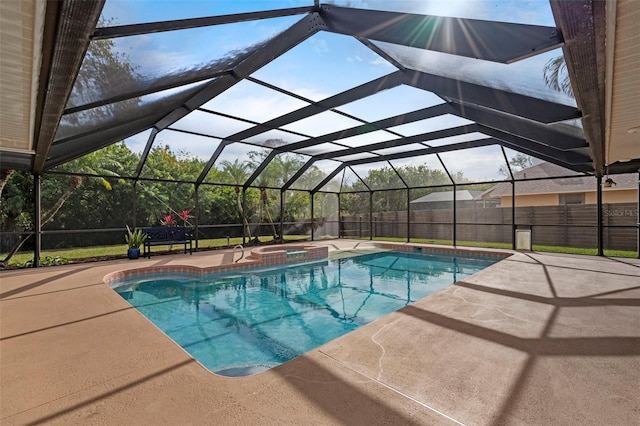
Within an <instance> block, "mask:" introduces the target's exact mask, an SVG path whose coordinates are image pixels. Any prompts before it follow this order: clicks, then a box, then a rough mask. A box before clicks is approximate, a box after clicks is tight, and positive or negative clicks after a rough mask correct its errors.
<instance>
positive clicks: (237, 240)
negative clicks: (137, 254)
mask: <svg viewBox="0 0 640 426" xmlns="http://www.w3.org/2000/svg"><path fill="white" fill-rule="evenodd" d="M284 239H285V240H289V241H299V240H304V239H309V236H308V235H285V237H284ZM272 240H273V238H272V237H270V236H264V237H260V242H261V243H266V242H270V241H272ZM374 241H389V242H400V243H404V242H406V241H407V240H406V238H393V237H376V238H374ZM411 242H412V243H420V244H438V245H445V246H451V245H452V243H453V242H452V241H451V240H434V239H425V238H412V239H411ZM237 244H242V237H234V238H230V239H229V244H228V245H227V239H226V238H215V239H207V240H199V241H198V248H199V249H205V250H206V249H216V248H223V247H233V246H235V245H237ZM458 245H459V246H463V247H485V248H498V249H507V250H510V249H511V244H510V243H495V242H477V241H458ZM170 248H171V250H172V251H173V252H179V250H180V249H181V246H180V245H174V246H173V247H170V246H168V245H167V246H155V247H154V248H153V250H154V252H156V253H161V252H168V251H169V249H170ZM533 250H534V251H541V252H551V253H569V254H585V255H592V256H595V255H597V254H598V250H597V249H595V248H577V247H559V246H541V245H534V246H533ZM126 253H127V245H126V244H117V245H112V246H92V247H79V248H69V249H54V250H43V251H42V253H41V259H45V260H50V263H54V262H55V263H66V262H68V261H79V260H84V259H109V258H123V257H125V256H126ZM604 255H605V256H610V257H629V258H635V257H637V255H638V253H636V252H635V251H629V250H605V251H604ZM5 256H6V254H1V255H0V258H2V259H3V258H4V257H5ZM54 259H55V260H57V261H54ZM32 260H33V253H31V252H24V253H18V254H16V255H15V256H13V257H12V258H11V260H10V262H9V266H12V267H16V266H18V267H19V266H28V262H30V261H32Z"/></svg>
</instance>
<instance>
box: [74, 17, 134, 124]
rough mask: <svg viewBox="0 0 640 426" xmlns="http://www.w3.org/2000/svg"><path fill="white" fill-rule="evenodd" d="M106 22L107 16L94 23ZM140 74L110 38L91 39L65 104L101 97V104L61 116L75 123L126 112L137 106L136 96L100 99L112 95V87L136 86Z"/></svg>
mask: <svg viewBox="0 0 640 426" xmlns="http://www.w3.org/2000/svg"><path fill="white" fill-rule="evenodd" d="M110 24H111V20H108V21H103V20H100V21H99V22H98V24H97V26H98V27H105V26H109V25H110ZM140 78H141V77H140V75H139V74H138V73H137V72H136V67H135V66H134V65H132V64H131V59H130V58H129V57H128V55H126V54H125V53H121V52H118V51H117V49H116V47H115V44H114V41H113V40H111V39H105V40H94V41H92V42H91V43H90V44H89V48H88V49H87V53H86V55H85V57H84V59H83V61H82V66H81V67H80V70H79V71H78V76H77V77H76V82H75V85H74V87H73V91H72V93H71V96H70V98H69V103H68V104H69V105H71V106H83V105H87V104H92V103H94V102H99V101H102V102H101V106H100V107H99V108H90V109H86V110H84V111H80V112H78V113H75V114H69V115H67V116H65V119H67V120H68V122H69V124H72V125H79V124H83V123H96V122H98V123H100V122H104V121H106V120H109V119H112V118H113V117H114V115H116V114H118V113H119V112H120V113H121V114H127V113H128V112H129V111H131V109H132V108H135V107H138V106H139V104H140V102H141V100H140V98H139V97H131V98H129V99H125V100H123V101H120V102H114V103H109V104H105V103H104V100H105V99H109V98H110V97H112V96H113V95H114V88H128V89H129V90H134V89H135V88H137V87H138V85H139V84H138V83H137V82H138V81H139V80H140ZM120 90H122V89H120ZM118 94H121V93H118Z"/></svg>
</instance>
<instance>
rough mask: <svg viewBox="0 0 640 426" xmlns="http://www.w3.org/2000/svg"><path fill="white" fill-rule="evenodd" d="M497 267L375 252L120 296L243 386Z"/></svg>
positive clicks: (154, 286)
mask: <svg viewBox="0 0 640 426" xmlns="http://www.w3.org/2000/svg"><path fill="white" fill-rule="evenodd" d="M343 256H344V254H343ZM499 260H501V258H497V257H486V256H483V257H473V256H468V255H464V256H456V257H454V256H451V255H424V254H415V253H401V252H378V253H369V254H364V255H355V256H354V255H350V256H348V257H342V258H339V259H338V258H335V259H328V260H322V261H315V262H309V263H304V264H294V265H281V266H280V267H278V266H275V267H270V268H260V269H257V268H254V269H247V270H242V271H235V272H227V273H216V274H210V275H207V276H205V277H203V278H200V277H197V278H196V277H194V276H193V275H189V274H176V273H173V274H171V275H164V276H142V277H137V278H135V279H132V278H129V279H127V280H125V281H123V282H120V283H118V284H117V285H116V286H115V287H114V290H116V291H117V292H118V293H119V294H120V295H121V296H122V297H124V298H125V299H126V300H128V301H129V303H131V305H132V306H134V307H135V308H136V309H138V310H139V311H140V312H141V313H142V314H143V315H144V316H146V317H147V318H148V319H149V320H150V321H151V322H153V323H154V324H155V325H156V326H158V327H159V328H160V329H161V330H163V331H164V332H165V333H166V334H167V335H168V336H169V337H171V338H172V339H173V340H174V341H175V342H176V343H178V344H179V345H180V346H182V347H183V348H184V349H185V350H186V351H187V352H188V353H189V354H191V356H193V357H194V358H195V359H196V360H198V361H199V362H200V363H201V364H203V365H204V366H205V367H207V368H208V369H210V370H211V371H213V372H215V373H217V374H221V375H226V376H243V375H249V374H254V373H257V372H260V371H263V370H265V369H268V368H271V367H273V366H275V365H278V364H281V363H283V362H286V361H288V360H290V359H292V358H295V357H297V356H299V355H301V354H303V353H305V352H307V351H309V350H311V349H313V348H316V347H318V346H320V345H322V344H324V343H326V342H329V341H331V340H333V339H335V338H337V337H339V336H342V335H344V334H346V333H348V332H350V331H352V330H355V329H356V328H358V327H360V326H362V325H364V324H367V323H369V322H371V321H373V320H375V319H377V318H380V317H382V316H384V315H386V314H388V313H391V312H393V311H396V310H398V309H400V308H402V307H403V306H405V305H408V304H409V303H412V302H414V301H416V300H418V299H421V298H423V297H425V296H427V295H429V294H431V293H433V292H435V291H437V290H440V289H442V288H444V287H446V286H448V285H450V284H452V283H454V282H455V281H459V280H461V279H463V278H465V277H467V276H469V275H471V274H473V273H475V272H477V271H479V270H481V269H484V268H486V267H487V266H489V265H491V264H493V263H495V262H497V261H499Z"/></svg>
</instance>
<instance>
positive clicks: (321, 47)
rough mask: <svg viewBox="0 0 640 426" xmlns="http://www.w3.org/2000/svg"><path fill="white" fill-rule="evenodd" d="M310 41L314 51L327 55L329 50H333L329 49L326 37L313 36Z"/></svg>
mask: <svg viewBox="0 0 640 426" xmlns="http://www.w3.org/2000/svg"><path fill="white" fill-rule="evenodd" d="M310 43H311V47H312V48H313V51H314V52H316V53H318V54H320V55H326V54H328V53H329V52H331V49H329V45H328V44H327V42H326V41H325V40H324V39H321V38H312V39H311V40H310Z"/></svg>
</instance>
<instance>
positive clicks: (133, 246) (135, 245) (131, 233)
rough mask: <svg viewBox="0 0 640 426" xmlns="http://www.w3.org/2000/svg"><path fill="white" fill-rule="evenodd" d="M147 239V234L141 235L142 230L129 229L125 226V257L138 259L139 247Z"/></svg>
mask: <svg viewBox="0 0 640 426" xmlns="http://www.w3.org/2000/svg"><path fill="white" fill-rule="evenodd" d="M146 239H147V234H143V233H142V229H137V228H133V230H131V228H129V225H127V233H126V234H125V236H124V240H125V241H126V242H127V245H128V246H129V249H128V250H127V257H128V258H129V259H137V258H139V257H140V246H141V245H142V243H144V240H146Z"/></svg>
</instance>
